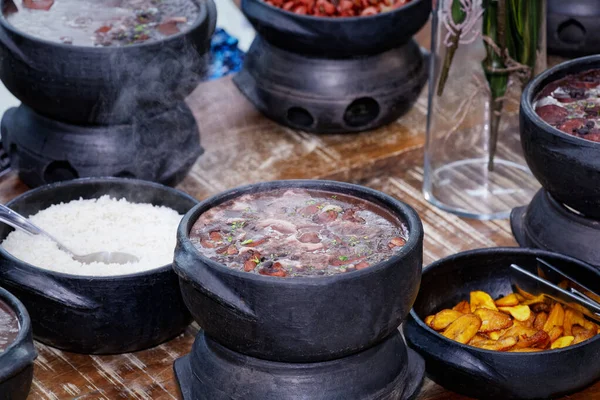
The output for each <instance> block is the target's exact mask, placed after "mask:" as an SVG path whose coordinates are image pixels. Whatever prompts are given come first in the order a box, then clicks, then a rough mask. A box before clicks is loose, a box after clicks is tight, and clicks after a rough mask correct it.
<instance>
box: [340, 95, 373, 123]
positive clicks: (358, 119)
mask: <svg viewBox="0 0 600 400" xmlns="http://www.w3.org/2000/svg"><path fill="white" fill-rule="evenodd" d="M378 115H379V103H377V101H375V99H373V98H371V97H361V98H360V99H356V100H354V101H353V102H352V103H351V104H350V105H349V106H348V108H346V111H345V112H344V121H345V122H346V124H348V126H351V127H353V128H356V127H359V126H364V125H367V124H368V123H370V122H373V121H374V120H375V118H377V116H378Z"/></svg>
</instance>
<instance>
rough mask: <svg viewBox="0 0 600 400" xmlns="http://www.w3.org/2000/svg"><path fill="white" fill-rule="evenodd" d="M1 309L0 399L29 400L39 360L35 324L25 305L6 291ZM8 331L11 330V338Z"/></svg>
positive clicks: (0, 297) (1, 297)
mask: <svg viewBox="0 0 600 400" xmlns="http://www.w3.org/2000/svg"><path fill="white" fill-rule="evenodd" d="M0 308H1V310H0V313H1V314H2V325H0V338H1V339H2V343H0V398H1V399H8V400H25V399H26V398H27V395H28V394H29V389H30V388H31V382H32V381H33V361H34V360H35V358H36V357H37V352H36V351H35V348H34V346H33V338H32V336H31V321H30V320H29V314H28V313H27V310H26V309H25V306H23V304H22V303H21V302H20V301H19V300H18V299H17V298H16V297H15V296H13V295H12V294H10V293H9V292H8V291H6V290H5V289H3V288H0ZM15 326H17V327H18V328H17V329H15ZM7 329H11V331H10V335H8V334H7V333H9V332H7ZM15 331H16V332H15ZM7 339H8V340H7Z"/></svg>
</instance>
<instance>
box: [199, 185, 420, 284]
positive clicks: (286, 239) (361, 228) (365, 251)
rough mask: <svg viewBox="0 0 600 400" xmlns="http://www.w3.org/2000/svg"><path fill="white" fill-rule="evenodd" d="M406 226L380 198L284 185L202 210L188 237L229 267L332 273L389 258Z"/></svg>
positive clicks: (276, 272) (402, 240)
mask: <svg viewBox="0 0 600 400" xmlns="http://www.w3.org/2000/svg"><path fill="white" fill-rule="evenodd" d="M407 239H408V230H407V228H406V226H405V225H404V224H403V223H402V222H401V221H399V220H398V218H396V217H395V216H394V215H392V214H391V213H390V212H388V211H387V210H385V209H383V208H382V207H379V206H378V205H376V204H373V203H370V202H367V201H364V200H361V199H358V198H356V197H351V196H347V195H341V194H339V193H333V192H326V191H315V190H304V189H280V190H272V191H265V192H258V193H253V194H245V195H243V196H240V197H238V198H235V199H232V200H229V201H227V202H225V203H223V204H221V205H219V206H217V207H214V208H212V209H210V210H208V211H206V212H205V213H203V214H202V215H201V216H200V218H199V219H198V221H196V223H195V224H194V226H193V227H192V229H191V232H190V240H191V241H192V243H193V244H194V246H195V247H196V248H197V249H198V250H199V251H200V252H201V253H202V254H203V255H204V256H206V257H208V258H210V259H212V260H214V261H217V262H219V263H221V264H224V265H226V266H228V267H230V268H233V269H237V270H240V271H246V272H250V273H256V274H261V275H270V276H277V277H296V276H327V275H335V274H338V273H344V272H349V271H356V270H360V269H363V268H367V267H369V266H371V265H374V264H377V263H379V262H381V261H384V260H386V259H388V258H390V257H391V256H392V255H393V254H394V253H395V252H397V251H398V250H400V249H401V248H402V247H403V246H404V245H405V244H406V240H407Z"/></svg>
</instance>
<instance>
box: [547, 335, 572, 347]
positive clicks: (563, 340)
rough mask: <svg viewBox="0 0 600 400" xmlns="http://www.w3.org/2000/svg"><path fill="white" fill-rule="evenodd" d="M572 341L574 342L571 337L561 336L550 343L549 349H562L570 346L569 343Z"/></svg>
mask: <svg viewBox="0 0 600 400" xmlns="http://www.w3.org/2000/svg"><path fill="white" fill-rule="evenodd" d="M573 340H575V338H574V337H573V336H562V337H560V338H558V339H556V340H555V341H554V342H553V343H552V345H551V346H550V348H551V349H562V348H564V347H567V346H570V345H571V343H573Z"/></svg>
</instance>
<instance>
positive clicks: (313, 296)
mask: <svg viewBox="0 0 600 400" xmlns="http://www.w3.org/2000/svg"><path fill="white" fill-rule="evenodd" d="M281 188H301V189H308V190H311V189H312V190H320V191H327V192H330V193H334V194H335V193H337V194H345V195H350V196H353V197H355V198H359V199H361V200H364V201H367V202H371V203H374V204H375V205H377V206H379V207H381V208H383V209H385V210H386V211H388V212H389V213H391V214H392V215H393V216H395V217H397V218H398V219H399V220H401V221H403V222H404V224H405V226H406V227H407V230H408V239H407V240H406V244H405V245H404V246H403V247H402V248H401V249H399V250H398V251H397V252H395V253H394V254H393V255H392V256H391V257H390V258H388V259H385V260H384V261H382V262H380V263H377V264H374V265H371V266H369V267H368V268H365V269H360V270H356V271H352V272H346V273H342V274H337V275H331V276H320V277H306V276H297V277H288V278H279V277H274V276H264V275H260V274H256V273H248V272H244V271H241V270H235V269H232V268H229V267H227V266H225V265H222V264H219V263H217V262H215V261H213V260H211V259H209V258H207V257H205V256H204V255H202V254H201V253H200V251H199V250H198V249H197V248H196V247H195V246H194V244H193V243H192V242H191V241H190V238H189V233H190V230H191V227H192V226H193V224H194V223H195V222H196V220H197V219H198V217H199V216H200V215H201V214H203V213H204V212H206V211H207V210H210V209H211V208H212V207H215V206H217V205H219V204H221V203H223V202H225V201H227V200H230V199H234V198H237V197H239V196H241V195H244V194H250V193H257V192H261V191H266V190H272V189H281ZM422 246H423V228H422V225H421V221H420V219H419V217H418V215H417V213H416V212H415V211H414V210H413V209H412V208H411V207H409V206H408V205H406V204H404V203H402V202H400V201H398V200H396V199H394V198H392V197H390V196H388V195H385V194H383V193H380V192H378V191H375V190H372V189H369V188H365V187H362V186H357V185H352V184H347V183H341V182H332V181H318V180H314V181H311V180H297V181H274V182H267V183H261V184H256V185H249V186H244V187H240V188H236V189H232V190H229V191H226V192H224V193H222V194H219V195H216V196H214V197H211V198H209V199H207V200H205V201H203V202H202V203H200V204H199V205H197V206H196V207H194V208H193V209H192V210H190V211H189V212H188V213H187V214H186V215H185V217H184V218H183V220H182V221H181V224H180V226H179V230H178V233H177V248H176V251H175V261H174V269H175V271H176V273H177V274H178V275H179V279H180V283H181V290H182V293H183V298H184V301H185V303H186V305H187V307H188V309H189V310H190V312H191V313H192V316H193V317H194V319H195V320H196V321H197V322H198V323H199V324H200V326H201V327H202V329H203V330H204V332H205V333H206V336H207V337H209V338H210V339H212V340H214V341H215V342H217V343H219V344H221V345H223V346H225V347H227V348H228V349H230V350H233V351H235V352H238V353H242V354H244V355H249V356H252V357H257V358H261V359H266V360H273V361H280V362H294V363H295V362H317V361H326V360H331V359H335V358H339V357H342V356H346V355H350V354H354V353H357V352H359V351H361V350H364V349H367V348H369V347H371V346H373V345H376V344H378V343H380V342H382V341H383V340H384V339H385V338H388V337H389V336H390V334H392V333H393V332H394V331H395V330H396V329H397V327H398V326H399V325H400V323H401V322H402V321H403V319H404V318H405V316H406V315H407V313H408V311H409V310H410V307H411V305H412V303H413V301H414V300H415V296H416V294H417V290H418V287H419V282H420V279H421V264H422V252H423V248H422Z"/></svg>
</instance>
